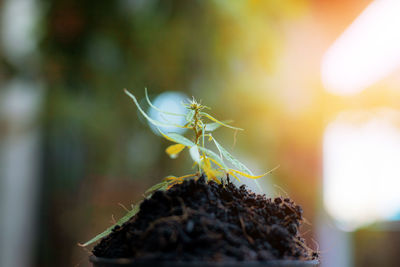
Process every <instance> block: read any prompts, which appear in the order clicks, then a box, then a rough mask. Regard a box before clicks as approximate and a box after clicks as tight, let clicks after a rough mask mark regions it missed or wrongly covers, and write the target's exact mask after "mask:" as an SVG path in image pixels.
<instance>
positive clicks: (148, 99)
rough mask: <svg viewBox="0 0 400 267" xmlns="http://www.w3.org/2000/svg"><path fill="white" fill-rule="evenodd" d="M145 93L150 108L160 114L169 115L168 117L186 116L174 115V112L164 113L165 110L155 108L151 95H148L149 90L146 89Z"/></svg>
mask: <svg viewBox="0 0 400 267" xmlns="http://www.w3.org/2000/svg"><path fill="white" fill-rule="evenodd" d="M144 93H145V95H146V101H147V103H148V104H149V106H150V107H151V108H153V109H155V110H157V111H158V112H160V113H164V114H167V115H172V116H185V115H184V114H179V113H173V112H168V111H164V110H161V109H159V108H158V107H156V106H154V105H153V103H151V101H150V98H149V95H148V94H147V88H144Z"/></svg>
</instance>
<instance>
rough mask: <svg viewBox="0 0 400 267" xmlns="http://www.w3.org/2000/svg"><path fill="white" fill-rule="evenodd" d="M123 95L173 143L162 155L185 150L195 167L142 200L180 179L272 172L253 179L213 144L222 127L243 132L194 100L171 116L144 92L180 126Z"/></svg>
mask: <svg viewBox="0 0 400 267" xmlns="http://www.w3.org/2000/svg"><path fill="white" fill-rule="evenodd" d="M125 93H126V94H127V95H128V96H129V97H130V98H131V99H132V100H133V102H134V103H135V105H136V107H137V108H138V110H139V111H140V113H141V114H142V115H143V116H144V118H145V119H146V120H147V121H148V122H149V123H150V124H152V125H154V127H155V128H156V129H157V130H158V131H159V132H160V134H161V136H162V137H164V138H165V139H167V140H168V141H171V142H173V143H174V144H172V145H170V146H168V147H167V148H166V150H165V151H166V153H167V154H168V155H169V156H170V157H171V158H173V159H174V158H177V157H178V155H179V154H180V153H181V152H182V151H183V150H184V149H185V148H187V149H189V151H190V155H191V158H192V159H193V161H194V166H197V172H196V173H193V174H187V175H183V176H172V175H171V176H167V177H165V178H164V180H163V181H162V182H161V183H159V184H156V185H154V186H152V187H151V188H150V189H148V190H147V191H146V193H145V195H146V198H148V197H150V196H151V194H152V193H153V192H155V191H157V190H168V189H169V188H171V187H172V186H174V185H175V184H178V183H182V182H183V181H184V179H187V178H192V177H199V176H200V174H205V176H206V177H207V179H209V180H213V181H215V182H217V183H222V181H223V179H225V178H226V177H228V176H232V177H234V178H235V179H237V180H238V181H240V177H241V176H242V177H245V178H249V179H258V178H261V177H263V176H265V175H267V174H268V173H270V172H272V171H273V170H274V169H273V170H271V171H269V172H266V173H264V174H262V175H254V174H253V173H252V172H251V171H250V170H249V168H247V167H246V166H245V165H244V164H243V163H241V162H240V161H238V160H237V159H236V158H234V157H233V156H232V155H231V154H230V153H229V152H228V151H227V150H226V149H225V148H223V147H222V146H221V145H220V144H219V142H217V140H216V139H215V138H214V136H213V135H212V132H213V131H215V130H216V129H218V128H219V127H226V128H230V129H232V130H235V131H242V130H243V129H241V128H238V127H234V126H232V125H230V124H229V123H230V121H220V120H217V119H216V118H215V117H213V116H212V115H210V114H208V113H207V112H205V110H207V109H210V108H209V107H207V106H204V105H202V104H201V103H200V102H198V101H196V100H195V99H194V98H193V99H191V100H189V101H188V103H183V105H184V106H185V107H186V109H187V113H186V114H178V113H171V112H167V111H163V110H160V109H159V108H157V107H156V106H154V105H153V104H152V103H151V101H150V99H149V96H148V94H147V89H145V97H146V101H147V103H148V104H149V106H150V107H151V108H153V109H155V110H156V111H158V112H159V113H160V114H161V115H163V114H164V115H169V116H181V117H184V118H185V120H186V124H185V125H183V126H182V125H176V124H173V123H168V122H160V121H157V120H154V119H152V118H151V117H150V116H149V115H147V114H146V112H145V111H144V110H143V109H142V108H141V106H140V105H139V102H138V101H137V99H136V97H135V96H134V95H133V94H131V93H130V92H129V91H127V90H125ZM165 126H167V127H171V126H173V127H177V128H184V129H188V130H189V132H190V131H191V132H192V133H193V136H192V137H191V139H189V138H186V137H185V136H183V135H181V134H178V133H173V132H163V131H162V130H161V129H160V127H165ZM209 143H213V144H214V145H215V146H216V148H217V150H218V154H219V155H218V154H217V153H215V152H214V151H212V150H210V149H209V148H207V147H206V145H207V144H209ZM226 162H229V163H230V164H231V165H233V166H234V168H230V167H229V166H228V165H227V164H226ZM257 185H258V184H257ZM139 205H140V203H138V204H136V205H134V206H133V207H132V209H131V210H130V211H129V212H128V213H127V214H126V215H125V216H124V217H122V218H121V219H120V220H119V221H118V222H117V223H116V224H115V225H113V226H111V227H109V228H108V229H106V230H105V231H104V232H103V233H101V234H99V235H97V236H95V237H94V238H93V239H91V240H89V241H88V242H86V243H85V244H82V245H81V246H87V245H90V244H92V243H94V242H96V241H97V240H99V239H101V238H103V237H104V236H106V235H108V234H109V233H110V232H111V230H112V229H113V228H114V227H115V226H116V225H119V226H120V225H122V224H123V223H125V222H126V221H128V220H129V219H130V218H131V217H132V216H134V215H135V214H136V213H137V212H138V211H139Z"/></svg>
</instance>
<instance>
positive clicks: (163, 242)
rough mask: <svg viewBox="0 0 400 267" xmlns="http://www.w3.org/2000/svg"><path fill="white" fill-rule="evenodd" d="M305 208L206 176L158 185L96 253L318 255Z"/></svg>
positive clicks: (241, 257) (213, 257)
mask: <svg viewBox="0 0 400 267" xmlns="http://www.w3.org/2000/svg"><path fill="white" fill-rule="evenodd" d="M302 212H303V211H302V208H301V207H300V206H298V205H296V204H295V203H294V202H293V201H292V200H291V199H289V198H283V197H278V198H274V199H271V198H266V197H265V195H259V194H255V193H253V192H251V191H250V190H248V189H247V188H246V186H244V185H242V186H240V187H237V186H235V185H234V184H233V183H231V182H229V180H228V182H226V183H225V184H217V183H215V182H213V181H208V182H207V181H206V179H205V177H204V176H201V177H200V178H198V179H192V180H187V181H185V182H183V183H181V184H177V185H175V186H173V187H172V188H170V189H169V190H167V191H157V192H155V193H154V194H153V195H152V196H151V197H150V198H149V199H146V200H144V201H143V202H142V204H141V205H140V211H139V212H138V213H137V214H136V215H135V216H133V217H132V218H131V219H130V220H129V221H128V222H126V223H125V224H123V225H122V226H121V227H118V226H116V227H115V228H114V229H113V231H112V233H111V234H110V235H108V236H107V237H105V238H103V239H102V240H101V242H100V243H99V244H98V245H96V246H95V247H94V249H93V254H94V255H95V256H98V257H105V258H134V259H137V260H155V261H268V260H277V259H290V260H313V259H318V257H319V255H318V252H316V251H314V250H312V249H310V248H309V247H308V246H307V245H306V244H305V240H304V239H303V238H302V237H301V236H300V234H299V230H298V229H299V226H300V225H301V223H302V222H303V217H302Z"/></svg>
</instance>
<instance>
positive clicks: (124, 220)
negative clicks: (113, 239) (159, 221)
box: [79, 203, 140, 247]
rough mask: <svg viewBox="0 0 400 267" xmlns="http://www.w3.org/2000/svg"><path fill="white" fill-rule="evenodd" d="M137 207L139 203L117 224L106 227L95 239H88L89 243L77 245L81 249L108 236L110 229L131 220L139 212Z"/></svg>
mask: <svg viewBox="0 0 400 267" xmlns="http://www.w3.org/2000/svg"><path fill="white" fill-rule="evenodd" d="M139 207H140V203H139V204H136V205H135V206H134V207H133V209H132V210H131V211H129V212H128V213H127V214H126V215H125V216H124V217H122V218H121V219H119V220H118V222H117V223H116V224H114V225H112V226H110V227H108V228H107V229H106V230H105V231H104V232H102V233H100V234H98V235H96V236H95V237H93V238H92V239H90V240H89V241H87V242H86V243H84V244H79V246H81V247H86V246H88V245H90V244H93V243H94V242H96V241H98V240H100V239H101V238H103V237H105V236H107V235H109V234H110V233H111V232H112V229H114V227H115V226H117V225H118V226H121V225H122V224H124V223H125V222H127V221H129V219H130V218H132V217H133V216H135V215H136V214H137V213H138V212H139Z"/></svg>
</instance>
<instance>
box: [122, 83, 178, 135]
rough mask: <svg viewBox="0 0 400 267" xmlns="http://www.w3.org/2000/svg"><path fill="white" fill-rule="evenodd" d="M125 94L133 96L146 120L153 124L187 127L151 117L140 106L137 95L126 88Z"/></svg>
mask: <svg viewBox="0 0 400 267" xmlns="http://www.w3.org/2000/svg"><path fill="white" fill-rule="evenodd" d="M125 94H127V95H128V96H129V97H130V98H132V100H133V102H134V103H135V105H136V107H137V108H138V110H139V111H140V113H142V115H143V116H144V117H145V119H146V120H148V121H149V122H150V123H151V124H153V125H154V126H160V127H171V126H173V127H178V128H185V127H183V126H181V125H177V124H172V123H163V122H159V121H156V120H153V119H152V118H150V117H149V116H148V115H147V114H146V112H144V110H143V109H142V108H141V107H140V105H139V102H138V101H137V99H136V97H135V96H134V95H133V94H131V93H130V92H129V91H128V90H126V89H125Z"/></svg>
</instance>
